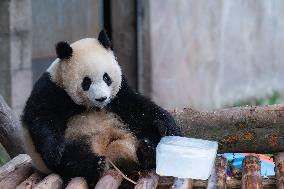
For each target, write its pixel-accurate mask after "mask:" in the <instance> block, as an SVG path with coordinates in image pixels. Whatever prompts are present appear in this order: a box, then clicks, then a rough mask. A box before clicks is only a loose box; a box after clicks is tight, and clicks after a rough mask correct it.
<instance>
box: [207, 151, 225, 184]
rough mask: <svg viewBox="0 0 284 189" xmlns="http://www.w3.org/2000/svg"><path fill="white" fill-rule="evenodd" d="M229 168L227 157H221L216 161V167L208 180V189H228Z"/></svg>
mask: <svg viewBox="0 0 284 189" xmlns="http://www.w3.org/2000/svg"><path fill="white" fill-rule="evenodd" d="M227 167H228V161H227V159H226V158H225V157H222V156H219V157H217V158H216V160H215V165H214V168H213V170H212V173H211V176H210V178H209V180H208V186H207V189H226V188H227V182H226V181H227Z"/></svg>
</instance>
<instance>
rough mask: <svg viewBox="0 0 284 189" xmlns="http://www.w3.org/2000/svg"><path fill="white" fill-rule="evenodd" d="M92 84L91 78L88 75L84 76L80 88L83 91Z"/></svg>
mask: <svg viewBox="0 0 284 189" xmlns="http://www.w3.org/2000/svg"><path fill="white" fill-rule="evenodd" d="M91 84H92V80H91V79H90V78H89V77H84V79H83V82H82V88H83V90H84V91H87V90H89V88H90V86H91Z"/></svg>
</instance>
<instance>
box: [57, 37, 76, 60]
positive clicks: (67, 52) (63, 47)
mask: <svg viewBox="0 0 284 189" xmlns="http://www.w3.org/2000/svg"><path fill="white" fill-rule="evenodd" d="M72 53H73V49H72V47H71V46H70V45H69V44H68V43H66V42H65V41H61V42H58V43H57V45H56V54H57V57H58V58H60V59H68V58H71V56H72Z"/></svg>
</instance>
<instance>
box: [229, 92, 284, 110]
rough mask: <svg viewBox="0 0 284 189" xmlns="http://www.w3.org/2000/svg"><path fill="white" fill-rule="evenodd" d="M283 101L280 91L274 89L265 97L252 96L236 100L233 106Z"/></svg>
mask: <svg viewBox="0 0 284 189" xmlns="http://www.w3.org/2000/svg"><path fill="white" fill-rule="evenodd" d="M282 103H284V97H283V96H281V94H280V93H278V92H276V91H274V92H273V93H272V95H270V96H268V97H266V98H253V99H249V100H241V101H237V102H235V103H234V104H233V106H245V105H248V106H260V105H273V104H282Z"/></svg>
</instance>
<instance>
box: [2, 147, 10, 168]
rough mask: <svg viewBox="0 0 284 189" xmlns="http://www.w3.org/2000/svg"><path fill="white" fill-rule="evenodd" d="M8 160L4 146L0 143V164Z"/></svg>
mask: <svg viewBox="0 0 284 189" xmlns="http://www.w3.org/2000/svg"><path fill="white" fill-rule="evenodd" d="M9 160H10V157H9V155H8V153H7V152H6V150H5V148H4V147H3V146H2V144H1V143H0V166H1V165H3V164H4V163H6V162H7V161H9Z"/></svg>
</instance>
